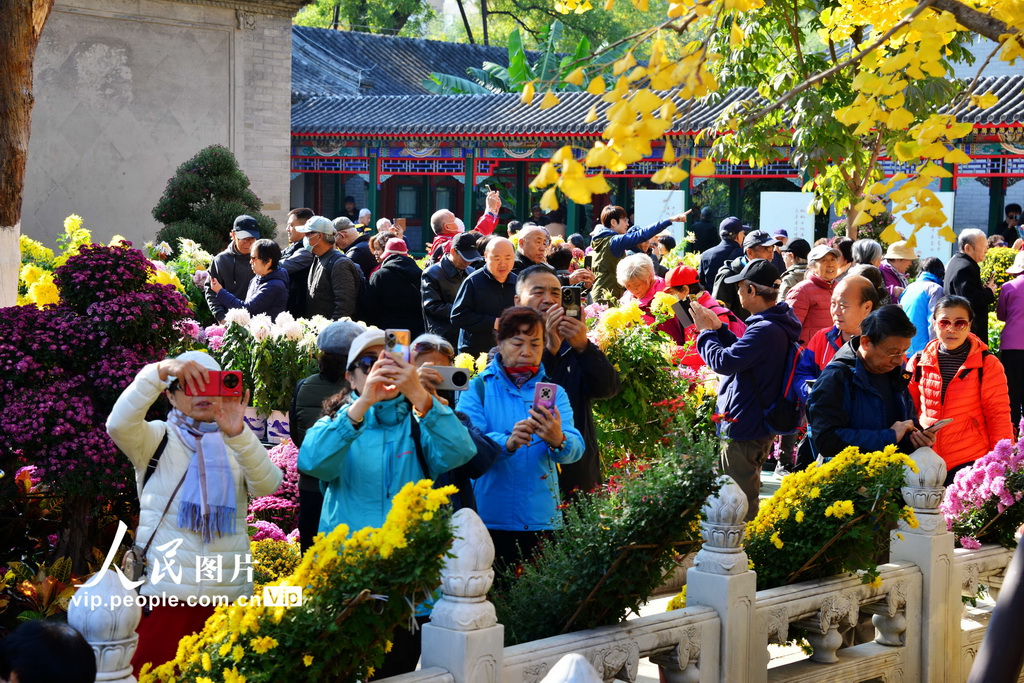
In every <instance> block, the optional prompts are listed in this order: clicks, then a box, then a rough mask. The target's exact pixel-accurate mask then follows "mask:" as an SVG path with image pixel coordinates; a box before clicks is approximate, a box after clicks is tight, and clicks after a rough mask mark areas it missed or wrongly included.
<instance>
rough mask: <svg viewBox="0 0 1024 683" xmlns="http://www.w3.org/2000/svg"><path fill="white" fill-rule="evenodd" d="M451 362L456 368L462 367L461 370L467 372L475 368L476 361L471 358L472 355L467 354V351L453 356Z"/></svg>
mask: <svg viewBox="0 0 1024 683" xmlns="http://www.w3.org/2000/svg"><path fill="white" fill-rule="evenodd" d="M452 364H453V365H454V366H455V367H457V368H462V369H463V370H466V371H467V372H473V371H475V370H476V361H475V360H473V356H471V355H469V354H468V353H460V354H459V355H457V356H455V360H454V361H453V362H452Z"/></svg>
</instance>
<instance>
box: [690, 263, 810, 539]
mask: <svg viewBox="0 0 1024 683" xmlns="http://www.w3.org/2000/svg"><path fill="white" fill-rule="evenodd" d="M730 280H732V281H733V282H735V283H737V285H738V287H737V290H738V293H739V297H740V303H741V305H742V306H743V308H745V309H746V310H748V311H750V313H751V316H750V317H749V318H747V330H746V332H744V333H743V336H742V337H741V338H739V339H737V338H736V335H735V334H733V333H732V332H730V331H729V328H728V327H727V326H726V325H723V324H722V321H721V320H720V319H719V318H718V316H717V315H715V314H714V313H713V312H712V311H710V310H708V309H707V308H705V307H704V306H701V305H700V304H698V303H696V302H691V304H690V308H691V310H692V311H693V321H694V323H695V324H696V325H697V329H699V330H700V335H699V336H698V337H697V349H698V352H699V353H700V357H701V358H703V359H704V360H705V361H707V364H708V367H709V368H711V369H712V370H714V371H715V372H716V373H718V374H719V375H724V376H725V379H724V380H723V381H722V385H721V387H720V389H719V392H718V406H717V410H718V417H717V421H718V435H719V438H721V440H722V449H721V459H720V463H719V465H720V469H721V471H722V472H723V473H725V474H728V475H729V476H730V477H732V478H733V479H734V480H736V483H737V484H739V485H740V488H742V489H743V492H744V493H746V494H747V503H748V507H747V517H746V519H747V521H750V520H752V519H753V518H754V517H755V516H756V515H757V508H758V496H759V494H760V492H761V465H762V464H763V463H764V461H765V460H767V459H768V455H769V454H770V453H771V448H772V443H773V442H774V440H775V435H774V434H773V433H772V431H771V430H770V429H769V428H768V426H767V424H766V423H765V411H766V409H767V407H768V406H770V405H771V404H772V403H774V402H775V399H776V397H777V396H778V395H779V394H780V392H781V391H782V380H783V374H784V373H785V370H786V360H787V358H788V355H787V350H788V349H789V348H790V347H791V346H792V345H793V343H794V342H796V341H797V340H798V339H799V338H800V321H799V320H797V317H796V316H795V315H793V312H792V311H791V310H790V308H789V305H788V304H786V303H776V301H777V300H778V296H779V286H780V285H781V284H782V276H781V275H780V274H779V270H778V268H776V267H775V266H773V265H772V264H771V261H766V260H764V259H755V260H753V261H751V262H750V263H748V264H747V265H746V267H745V268H744V269H743V270H742V271H741V272H740V273H739V274H738V275H734V276H733V277H732V278H729V279H728V280H726V282H729V281H730Z"/></svg>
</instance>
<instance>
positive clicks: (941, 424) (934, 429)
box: [924, 417, 953, 434]
mask: <svg viewBox="0 0 1024 683" xmlns="http://www.w3.org/2000/svg"><path fill="white" fill-rule="evenodd" d="M952 421H953V418H951V417H947V418H946V419H944V420H939V421H938V422H936V423H935V424H933V425H932V426H931V427H928V428H927V429H926V430H924V431H926V432H930V433H932V434H934V433H935V432H937V431H939V430H940V429H942V428H943V427H945V426H946V425H948V424H949V423H950V422H952Z"/></svg>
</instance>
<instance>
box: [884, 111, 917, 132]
mask: <svg viewBox="0 0 1024 683" xmlns="http://www.w3.org/2000/svg"><path fill="white" fill-rule="evenodd" d="M913 122H914V115H913V114H911V113H910V112H909V111H907V110H906V109H904V108H903V107H900V108H899V109H894V110H893V111H891V112H889V120H888V121H886V122H885V125H887V126H888V127H889V130H900V129H903V128H906V127H907V126H909V125H910V124H912V123H913Z"/></svg>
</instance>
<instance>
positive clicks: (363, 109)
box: [292, 89, 752, 137]
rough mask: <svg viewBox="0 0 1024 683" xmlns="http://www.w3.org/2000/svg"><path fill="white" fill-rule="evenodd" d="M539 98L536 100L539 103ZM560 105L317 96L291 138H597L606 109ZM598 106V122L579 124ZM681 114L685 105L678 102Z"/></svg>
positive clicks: (580, 96) (691, 121)
mask: <svg viewBox="0 0 1024 683" xmlns="http://www.w3.org/2000/svg"><path fill="white" fill-rule="evenodd" d="M751 94H752V91H751V90H747V89H740V90H733V91H731V92H729V93H726V94H725V96H722V97H718V98H717V101H716V102H715V103H713V104H712V103H706V104H696V103H694V104H692V105H691V108H690V109H689V111H687V112H685V113H683V114H681V115H680V116H679V118H678V119H677V120H676V125H675V126H674V127H673V131H675V132H686V131H695V130H699V129H701V128H704V127H706V126H708V125H710V124H711V123H712V122H713V121H714V120H715V118H716V117H717V116H718V114H719V113H721V111H722V110H723V109H724V108H725V107H726V106H727V105H729V104H731V103H733V102H735V101H737V100H742V99H745V98H747V97H749V96H750V95H751ZM539 98H540V95H538V100H537V101H539ZM559 99H560V100H561V101H560V103H559V104H558V105H556V106H555V107H552V108H551V109H543V110H542V109H540V107H539V106H537V102H535V103H534V104H533V105H531V106H527V105H525V104H521V103H520V102H519V94H518V93H502V94H495V95H420V96H414V97H397V96H395V97H315V98H310V99H308V100H305V101H302V102H297V103H295V104H294V105H292V132H293V133H333V134H346V135H381V136H394V135H406V136H415V135H418V134H421V135H422V134H427V135H446V136H453V137H464V136H485V137H486V136H491V135H494V134H498V135H507V136H516V135H542V134H550V135H597V134H598V133H600V132H601V129H602V127H603V126H602V124H601V121H602V120H603V119H602V118H601V113H602V112H603V111H604V110H605V109H607V108H608V107H609V106H610V105H609V104H607V103H605V102H602V101H601V100H600V98H598V97H594V96H593V95H590V94H588V93H585V92H575V93H561V94H559ZM595 103H597V111H598V121H597V122H595V123H583V119H584V118H586V116H587V112H588V111H589V110H590V108H591V106H593V105H594V104H595ZM676 106H678V107H679V109H680V112H684V109H683V107H684V105H683V103H682V102H681V101H679V100H677V101H676Z"/></svg>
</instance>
